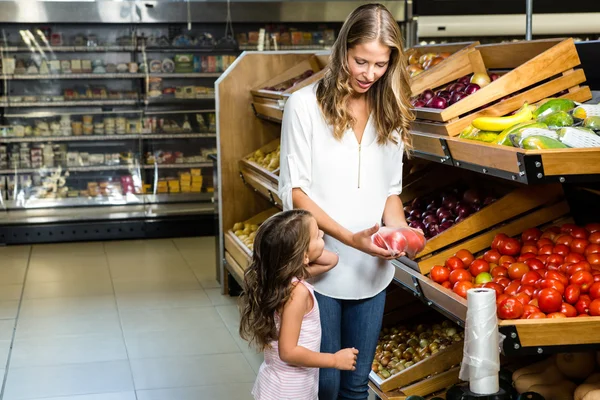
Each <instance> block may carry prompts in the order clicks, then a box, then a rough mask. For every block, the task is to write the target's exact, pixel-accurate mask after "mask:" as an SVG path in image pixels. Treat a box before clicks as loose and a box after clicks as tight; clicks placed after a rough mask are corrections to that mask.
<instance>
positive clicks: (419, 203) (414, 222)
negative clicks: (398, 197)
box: [404, 187, 496, 239]
mask: <svg viewBox="0 0 600 400" xmlns="http://www.w3.org/2000/svg"><path fill="white" fill-rule="evenodd" d="M494 201H496V197H495V196H494V195H492V194H491V193H487V192H485V191H482V190H479V189H470V188H465V187H455V188H452V189H450V188H446V189H443V190H440V191H438V192H434V193H432V194H430V195H428V196H424V197H417V198H415V199H414V200H413V201H412V203H411V204H409V205H406V206H405V207H404V214H405V216H406V222H408V223H409V225H410V227H412V228H415V229H421V230H422V231H423V233H424V234H425V237H426V238H427V239H430V238H433V237H435V236H437V235H439V234H440V233H442V232H444V231H445V230H446V229H448V228H450V227H452V226H453V225H454V224H456V223H459V222H461V221H463V220H464V219H465V218H467V217H469V216H470V215H471V214H473V213H475V212H477V211H479V210H481V209H482V208H483V207H485V206H487V205H489V204H491V203H493V202H494Z"/></svg>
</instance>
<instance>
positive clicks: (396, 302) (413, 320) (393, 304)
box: [369, 286, 464, 399]
mask: <svg viewBox="0 0 600 400" xmlns="http://www.w3.org/2000/svg"><path fill="white" fill-rule="evenodd" d="M395 289H396V290H395ZM407 306H410V307H407ZM436 320H437V321H440V323H441V321H443V320H444V318H443V317H441V316H440V315H439V314H436V313H435V312H433V311H432V310H431V309H429V308H428V307H427V306H425V305H424V304H422V303H420V302H418V301H415V299H414V298H413V297H410V296H407V294H406V292H404V291H403V290H400V289H398V288H395V287H394V286H391V287H390V288H388V293H387V300H386V309H385V312H384V317H383V326H386V327H392V326H396V325H399V324H403V325H405V324H410V325H417V324H419V323H423V322H426V323H428V324H431V323H433V322H435V321H436ZM463 344H464V343H463V342H455V343H453V344H451V345H450V346H448V347H447V348H445V349H444V350H441V351H439V352H438V353H436V354H432V355H431V356H430V357H429V358H426V359H424V360H421V361H420V362H418V363H416V364H414V365H412V366H411V367H409V368H406V369H405V370H402V371H400V372H398V373H397V374H395V375H392V376H391V377H389V378H388V379H385V380H383V379H381V378H380V377H379V376H378V375H377V374H376V373H375V372H371V373H370V375H369V379H370V381H371V383H372V387H373V388H374V389H375V390H376V391H377V392H379V393H383V394H385V396H386V397H382V398H393V399H396V398H397V399H404V398H406V397H407V396H410V395H418V396H426V395H429V394H431V393H434V392H437V391H440V390H442V389H445V388H448V387H449V386H452V385H453V384H455V383H458V369H457V368H456V366H458V365H459V364H460V362H461V360H462V357H463ZM380 397H381V396H380Z"/></svg>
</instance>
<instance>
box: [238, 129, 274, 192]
mask: <svg viewBox="0 0 600 400" xmlns="http://www.w3.org/2000/svg"><path fill="white" fill-rule="evenodd" d="M279 143H280V140H279V139H275V140H273V141H271V142H269V143H267V144H266V145H264V146H262V147H261V148H260V149H259V150H261V151H262V152H263V154H265V155H267V154H269V153H271V152H273V151H275V150H277V148H278V147H279ZM254 154H255V152H252V153H250V154H248V155H247V156H246V157H244V158H242V159H241V160H240V169H241V168H245V169H247V170H251V171H254V172H255V173H257V174H258V175H260V176H262V177H264V178H265V179H267V180H268V181H270V182H271V183H272V184H274V185H275V186H277V185H278V183H279V167H277V168H276V169H275V170H273V171H270V170H268V169H266V168H265V167H263V166H262V165H260V164H258V163H256V162H254V161H250V160H249V158H250V157H252V156H253V155H254Z"/></svg>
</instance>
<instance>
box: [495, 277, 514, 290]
mask: <svg viewBox="0 0 600 400" xmlns="http://www.w3.org/2000/svg"><path fill="white" fill-rule="evenodd" d="M492 282H494V283H497V284H498V285H500V286H502V287H503V288H506V287H507V286H508V285H510V279H508V278H506V277H504V276H496V277H495V278H493V279H492Z"/></svg>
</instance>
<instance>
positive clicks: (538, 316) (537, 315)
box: [527, 312, 546, 319]
mask: <svg viewBox="0 0 600 400" xmlns="http://www.w3.org/2000/svg"><path fill="white" fill-rule="evenodd" d="M542 318H546V314H544V313H543V312H534V313H533V314H531V315H530V316H529V317H527V319H542Z"/></svg>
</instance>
